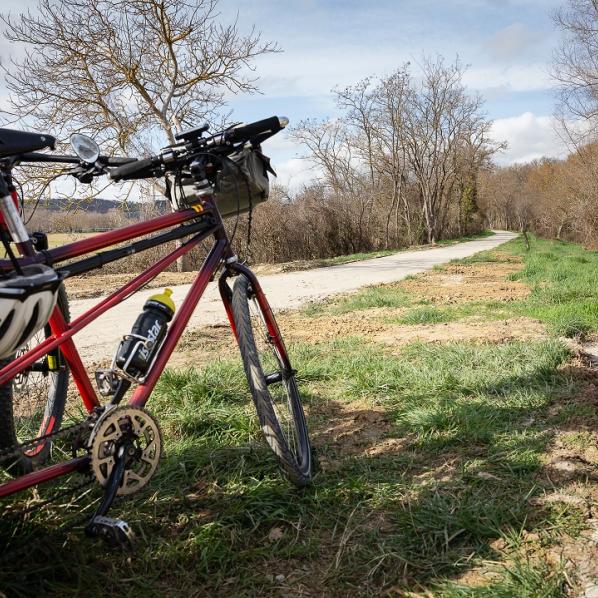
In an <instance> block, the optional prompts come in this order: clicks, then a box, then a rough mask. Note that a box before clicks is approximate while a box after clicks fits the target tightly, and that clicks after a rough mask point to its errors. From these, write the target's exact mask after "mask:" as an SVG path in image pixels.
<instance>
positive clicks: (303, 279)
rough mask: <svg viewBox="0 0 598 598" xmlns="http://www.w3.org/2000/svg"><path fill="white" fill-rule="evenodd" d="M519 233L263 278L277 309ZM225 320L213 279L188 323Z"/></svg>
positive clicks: (132, 308)
mask: <svg viewBox="0 0 598 598" xmlns="http://www.w3.org/2000/svg"><path fill="white" fill-rule="evenodd" d="M515 236H516V235H515V234H513V233H509V232H505V231H497V232H496V234H495V235H493V236H492V237H486V238H483V239H478V240H475V241H468V242H466V243H459V244H457V245H451V246H448V247H437V248H434V249H424V250H419V251H403V252H400V253H396V254H394V255H389V256H386V257H381V258H375V259H371V260H363V261H361V262H352V263H350V264H343V265H340V266H331V267H326V268H316V269H313V270H305V271H301V272H288V273H282V274H272V275H270V276H261V277H260V282H261V284H262V287H263V288H264V290H265V292H266V294H267V296H268V299H269V301H270V304H271V305H272V308H273V309H274V310H275V311H276V310H281V309H288V308H297V307H300V306H301V305H303V304H305V303H307V302H309V301H313V300H318V299H323V298H325V297H328V296H330V295H333V294H335V293H346V292H350V291H355V290H357V289H359V288H360V287H363V286H366V285H373V284H382V283H388V282H394V281H397V280H401V279H402V278H405V277H406V276H408V275H409V274H416V273H418V272H423V271H425V270H430V269H431V268H432V267H433V266H435V265H437V264H444V263H446V262H449V261H450V260H453V259H457V258H464V257H468V256H470V255H473V254H474V253H477V252H479V251H483V250H486V249H493V248H494V247H497V246H498V245H501V244H502V243H505V242H506V241H509V240H511V239H513V238H514V237H515ZM189 287H190V285H181V286H178V287H175V288H174V289H173V291H174V292H173V299H174V301H175V303H176V304H177V305H180V304H181V303H182V301H183V299H184V297H185V294H186V293H187V291H188V289H189ZM157 292H159V290H156V289H151V290H144V291H140V292H139V293H137V294H136V295H135V296H133V297H130V298H129V299H127V300H126V301H123V303H121V304H120V305H119V306H117V307H116V308H114V309H112V310H110V311H108V312H107V313H105V314H104V315H102V316H101V317H100V318H98V319H97V320H95V321H94V322H93V323H92V324H90V325H89V326H88V327H87V328H85V329H84V330H82V331H81V332H80V333H79V334H77V335H76V336H75V342H76V344H77V347H78V349H79V351H80V353H81V356H82V357H83V359H84V361H86V360H91V361H97V360H100V359H103V358H107V357H109V356H111V355H112V354H113V353H114V351H115V349H116V346H117V345H118V342H119V340H120V339H121V337H122V336H123V335H124V334H126V333H128V332H129V330H130V329H131V326H132V325H133V322H134V321H135V319H136V318H137V316H138V314H139V313H140V311H141V309H142V306H143V303H144V302H145V300H146V299H147V297H149V296H150V295H153V294H155V293H157ZM98 301H99V299H98V298H95V299H79V300H75V301H73V302H72V303H71V314H72V316H73V317H76V316H78V315H80V314H82V313H83V312H85V311H87V310H88V309H90V308H91V307H93V306H94V305H96V304H97V303H98ZM223 321H226V314H225V312H224V307H223V306H222V303H221V302H220V296H219V294H218V289H217V286H216V284H215V283H210V285H209V286H208V289H207V291H206V293H205V295H204V297H203V298H202V300H201V301H200V303H199V305H198V306H197V308H196V310H195V313H194V314H193V316H192V317H191V321H190V323H189V326H190V327H197V326H201V325H205V324H216V323H219V322H223Z"/></svg>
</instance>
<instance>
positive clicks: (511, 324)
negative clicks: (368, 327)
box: [374, 317, 546, 347]
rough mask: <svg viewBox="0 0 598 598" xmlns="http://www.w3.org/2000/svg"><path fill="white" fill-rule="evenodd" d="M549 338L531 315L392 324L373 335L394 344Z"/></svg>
mask: <svg viewBox="0 0 598 598" xmlns="http://www.w3.org/2000/svg"><path fill="white" fill-rule="evenodd" d="M545 337H546V329H545V327H544V325H542V324H540V323H539V322H537V321H535V320H532V319H530V318H523V317H521V318H509V319H506V320H496V321H490V322H487V321H483V320H479V319H478V318H466V319H463V320H459V321H457V322H445V323H441V324H425V325H419V326H398V325H396V326H391V327H389V328H388V329H387V330H385V331H383V332H380V333H378V334H376V335H375V336H374V340H376V341H378V342H381V343H384V344H388V345H392V346H393V347H396V346H398V345H404V344H407V343H413V342H422V343H447V342H465V341H467V342H474V343H506V342H510V341H514V340H535V339H542V338H545Z"/></svg>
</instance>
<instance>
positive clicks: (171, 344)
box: [129, 239, 228, 407]
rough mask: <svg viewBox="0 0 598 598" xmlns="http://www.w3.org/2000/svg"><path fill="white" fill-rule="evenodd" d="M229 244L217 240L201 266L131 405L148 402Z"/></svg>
mask: <svg viewBox="0 0 598 598" xmlns="http://www.w3.org/2000/svg"><path fill="white" fill-rule="evenodd" d="M227 246H228V241H227V240H226V239H221V240H219V241H216V243H215V244H214V246H213V247H212V249H211V250H210V253H209V254H208V257H206V259H205V261H204V263H203V264H202V266H201V269H200V271H199V273H198V275H197V278H196V279H195V281H194V282H193V284H192V285H191V288H190V289H189V293H188V294H187V296H186V297H185V300H184V301H183V304H182V305H181V307H180V308H179V310H178V312H177V315H176V316H175V318H174V320H173V321H172V324H171V326H170V328H169V330H168V334H167V335H166V340H165V341H164V344H163V345H162V347H161V349H160V352H159V353H158V358H157V359H156V362H155V363H154V365H153V367H152V369H151V371H150V373H149V374H148V376H147V379H146V380H145V382H144V383H143V384H140V385H139V386H138V387H137V390H136V391H135V393H134V394H133V396H132V397H131V400H130V401H129V405H132V406H135V407H143V406H144V405H145V404H146V403H147V400H148V399H149V396H150V394H151V393H152V391H153V390H154V386H155V385H156V382H157V381H158V378H159V377H160V376H161V374H162V372H163V371H164V368H165V367H166V364H167V362H168V360H169V359H170V356H171V355H172V352H173V351H174V348H175V347H176V344H177V342H178V341H179V338H180V337H181V335H182V334H183V331H184V330H185V327H186V326H187V323H188V322H189V318H190V317H191V314H192V313H193V310H194V309H195V307H196V306H197V303H198V302H199V300H200V299H201V296H202V295H203V294H204V291H205V290H206V287H207V286H208V283H209V282H210V278H211V277H212V275H213V274H214V271H215V270H216V268H217V267H218V263H219V262H220V260H221V259H222V256H223V255H224V252H225V250H226V248H227Z"/></svg>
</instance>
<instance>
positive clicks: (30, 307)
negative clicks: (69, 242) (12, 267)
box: [0, 264, 61, 359]
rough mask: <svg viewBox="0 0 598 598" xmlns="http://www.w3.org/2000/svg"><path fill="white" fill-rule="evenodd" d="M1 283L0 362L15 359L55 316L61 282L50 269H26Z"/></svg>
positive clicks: (32, 267)
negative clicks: (22, 347)
mask: <svg viewBox="0 0 598 598" xmlns="http://www.w3.org/2000/svg"><path fill="white" fill-rule="evenodd" d="M22 270H23V274H17V273H16V272H12V273H11V274H9V275H7V277H6V278H4V279H0V359H4V358H6V357H9V356H11V355H13V354H14V353H15V352H16V350H17V349H18V348H19V347H21V346H22V345H24V344H25V343H26V342H27V341H28V340H29V339H30V338H31V337H32V336H33V335H34V334H35V333H36V332H37V331H38V330H40V329H41V328H43V327H44V326H45V325H46V323H47V322H48V319H49V318H50V316H51V315H52V310H53V309H54V306H55V305H56V296H57V293H58V287H59V285H60V282H61V278H60V276H59V275H58V274H57V273H56V272H55V271H54V270H52V268H50V267H48V266H43V265H41V264H34V265H31V266H24V267H23V268H22Z"/></svg>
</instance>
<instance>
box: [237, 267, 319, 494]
mask: <svg viewBox="0 0 598 598" xmlns="http://www.w3.org/2000/svg"><path fill="white" fill-rule="evenodd" d="M252 308H253V314H252ZM232 311H233V318H234V322H235V327H236V329H237V340H238V343H239V349H240V351H241V357H242V360H243V366H244V369H245V375H246V377H247V382H248V384H249V389H250V391H251V396H252V398H253V403H254V405H255V408H256V411H257V414H258V418H259V422H260V426H261V428H262V431H263V433H264V436H265V439H266V442H267V443H268V445H269V446H270V448H271V449H272V451H273V452H274V454H275V455H276V457H277V458H278V462H279V465H280V468H281V470H282V472H283V474H284V475H285V476H286V477H287V478H288V479H289V480H290V481H291V482H292V483H293V484H295V485H296V486H299V487H302V486H306V485H308V484H309V483H310V481H311V479H312V476H313V471H312V453H311V446H310V441H309V433H308V429H307V423H306V420H305V414H304V411H303V406H302V404H301V397H300V395H299V390H298V387H297V382H296V380H295V374H294V372H284V366H283V362H284V360H283V357H282V356H281V355H280V354H279V349H277V348H276V347H275V345H274V343H273V341H272V337H271V336H270V334H269V333H268V330H267V328H266V325H265V320H264V315H263V311H262V310H261V308H260V306H259V304H258V302H257V300H256V299H255V298H254V296H253V291H252V288H251V282H250V281H249V279H248V278H247V277H245V276H244V275H239V276H238V277H237V279H236V280H235V284H234V285H233V296H232ZM271 318H272V321H273V322H274V321H275V320H274V316H273V315H272V316H271ZM276 328H277V330H278V326H276ZM278 335H279V338H280V340H281V343H280V346H282V347H283V349H284V345H283V344H282V337H280V332H279V331H278ZM256 337H257V342H256ZM258 343H259V344H260V347H258ZM285 351H286V350H285ZM287 363H288V358H287ZM273 368H274V370H273ZM277 378H278V379H277ZM283 397H284V400H279V399H283ZM285 414H288V415H287V416H286V417H284V416H285ZM285 432H286V434H285Z"/></svg>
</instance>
